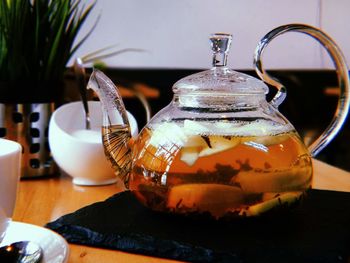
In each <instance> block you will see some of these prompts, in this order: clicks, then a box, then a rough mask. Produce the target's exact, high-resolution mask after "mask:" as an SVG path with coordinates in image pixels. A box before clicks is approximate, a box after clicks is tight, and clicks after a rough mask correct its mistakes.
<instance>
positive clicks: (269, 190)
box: [88, 24, 349, 219]
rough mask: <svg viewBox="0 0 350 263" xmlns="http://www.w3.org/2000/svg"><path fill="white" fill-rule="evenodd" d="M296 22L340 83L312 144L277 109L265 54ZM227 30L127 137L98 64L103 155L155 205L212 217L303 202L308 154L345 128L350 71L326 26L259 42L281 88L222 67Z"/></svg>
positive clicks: (281, 94)
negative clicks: (200, 66)
mask: <svg viewBox="0 0 350 263" xmlns="http://www.w3.org/2000/svg"><path fill="white" fill-rule="evenodd" d="M287 31H298V32H302V33H306V34H308V35H311V36H312V37H314V38H316V39H318V40H319V41H320V42H321V43H322V44H323V45H324V46H325V47H326V48H327V50H328V52H329V54H330V55H331V57H332V59H333V61H334V63H335V65H336V68H337V74H338V80H339V82H340V90H341V96H340V100H339V103H338V109H337V111H336V114H335V116H334V119H333V121H332V123H331V124H330V125H329V127H328V128H327V130H326V131H325V132H324V133H323V134H322V135H321V136H320V138H319V139H317V140H316V141H315V142H314V143H313V144H312V145H311V146H310V147H309V148H307V147H306V146H305V145H304V143H303V142H302V140H301V138H300V137H299V135H298V134H297V132H296V130H295V129H294V127H293V126H292V124H290V123H289V121H288V120H287V119H286V118H285V117H284V116H282V114H281V113H280V112H279V111H278V109H277V108H278V106H279V105H280V103H281V102H282V101H283V99H284V98H285V96H286V89H285V88H284V87H283V86H282V85H281V84H280V83H279V82H277V80H275V79H273V78H271V77H270V76H269V75H267V74H266V72H265V71H264V70H263V67H262V62H261V54H262V53H263V50H264V48H265V47H266V46H267V44H268V43H269V42H270V41H271V40H272V39H273V38H275V37H276V36H278V35H280V34H282V33H284V32H287ZM231 38H232V37H231V35H229V34H214V35H212V36H211V38H210V40H211V46H212V50H213V68H212V69H210V70H207V71H204V72H200V73H197V74H193V75H190V76H188V77H185V78H183V79H181V80H179V81H178V82H176V83H175V84H174V85H173V92H174V97H173V100H172V101H171V103H170V104H169V105H168V106H166V107H165V108H164V109H162V110H161V111H160V112H158V113H157V114H156V115H155V116H154V117H153V118H152V119H151V121H150V122H149V123H148V124H147V125H146V126H145V127H144V128H143V129H142V131H141V133H140V134H139V136H138V137H137V139H135V140H134V139H133V138H131V135H130V126H129V123H128V119H127V116H126V111H125V107H124V104H123V101H122V99H121V97H120V95H119V94H118V91H117V90H116V87H115V86H114V84H113V83H112V81H111V80H109V79H108V78H107V77H106V76H105V75H104V74H103V73H102V72H101V71H98V70H94V72H93V73H92V75H91V77H90V81H89V83H88V87H89V88H92V89H93V90H94V91H95V92H96V93H97V95H98V97H99V98H100V101H101V103H102V107H103V114H104V123H103V127H102V134H103V144H104V148H105V154H106V156H107V157H108V159H109V160H110V161H111V162H112V164H113V166H114V167H115V169H116V172H117V174H119V175H120V176H121V177H122V178H123V180H124V182H125V185H126V186H127V187H128V188H129V189H130V190H131V191H132V192H133V193H134V194H135V196H136V197H137V199H138V200H139V201H140V202H141V203H143V204H144V205H146V206H148V207H150V208H151V209H153V210H157V211H163V212H171V213H177V214H185V215H193V214H206V215H208V214H209V215H210V216H212V217H213V218H215V219H219V218H224V217H225V218H227V217H246V216H257V215H261V214H263V213H265V212H267V211H270V210H273V209H278V208H279V207H289V206H290V205H292V204H294V203H297V202H298V201H299V200H300V199H301V198H302V196H303V194H304V193H305V191H306V190H307V189H309V188H310V187H311V184H312V175H313V171H312V160H311V157H312V156H315V155H316V154H317V153H318V152H319V151H320V150H321V149H322V148H323V147H325V146H326V145H327V143H328V142H329V141H330V140H331V139H332V138H333V137H334V136H335V135H336V133H337V132H338V131H339V129H340V128H341V126H342V124H343V122H344V120H345V118H346V113H347V111H348V108H349V100H348V93H349V89H348V85H349V79H348V72H347V67H346V64H345V62H344V58H343V56H342V55H341V52H340V51H339V49H338V47H337V46H336V45H335V43H334V42H333V41H332V40H331V39H330V38H329V37H328V36H327V35H325V34H324V33H323V32H321V31H320V30H318V29H316V28H313V27H310V26H307V25H299V24H293V25H285V26H281V27H279V28H276V29H275V30H272V31H271V32H270V33H268V34H267V35H266V36H265V37H264V38H263V39H262V40H261V41H260V43H259V44H258V46H257V49H256V53H255V58H254V60H255V61H254V63H255V66H256V71H257V73H258V75H259V76H260V77H261V78H262V79H263V80H264V81H265V82H267V83H269V84H272V85H274V86H275V87H276V88H277V89H278V92H277V94H276V96H275V97H274V99H272V101H270V102H268V101H266V98H265V96H266V94H267V93H268V87H267V86H266V85H265V84H264V83H263V82H262V81H261V80H258V79H255V78H253V77H251V76H249V75H245V74H242V73H239V72H236V71H233V70H231V69H229V68H227V66H226V64H227V63H226V62H227V54H228V51H229V46H230V42H231Z"/></svg>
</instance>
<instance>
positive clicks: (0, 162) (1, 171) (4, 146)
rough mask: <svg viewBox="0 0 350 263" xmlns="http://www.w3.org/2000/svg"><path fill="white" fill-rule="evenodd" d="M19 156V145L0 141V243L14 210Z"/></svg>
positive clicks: (19, 164)
mask: <svg viewBox="0 0 350 263" xmlns="http://www.w3.org/2000/svg"><path fill="white" fill-rule="evenodd" d="M21 155H22V146H21V145H20V144H19V143H17V142H15V141H10V140H5V139H0V242H1V241H2V239H3V238H4V236H5V232H6V229H7V227H8V225H9V223H10V221H11V218H12V215H13V210H14V208H15V203H16V196H17V186H18V181H19V178H20V173H21Z"/></svg>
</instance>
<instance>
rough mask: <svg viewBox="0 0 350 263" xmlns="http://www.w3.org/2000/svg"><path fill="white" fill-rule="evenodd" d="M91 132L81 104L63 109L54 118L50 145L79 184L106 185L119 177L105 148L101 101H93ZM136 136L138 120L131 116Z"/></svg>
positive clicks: (56, 159) (53, 152)
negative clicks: (86, 124) (105, 152)
mask: <svg viewBox="0 0 350 263" xmlns="http://www.w3.org/2000/svg"><path fill="white" fill-rule="evenodd" d="M89 111H90V119H91V130H86V129H85V119H84V117H85V115H84V108H83V104H82V102H80V101H77V102H72V103H67V104H65V105H62V106H61V107H59V108H58V109H57V110H56V111H55V112H54V113H53V114H52V116H51V119H50V124H49V144H50V149H51V153H52V156H53V158H54V160H55V162H56V163H57V164H58V166H59V167H60V168H61V170H62V171H63V172H65V173H66V174H68V175H70V176H71V177H72V178H73V183H74V184H76V185H106V184H111V183H115V182H116V181H117V179H118V178H117V176H116V175H115V171H114V170H113V169H112V164H111V163H110V162H109V161H108V160H107V158H106V156H105V154H104V150H103V145H102V133H101V127H102V120H103V115H102V109H101V103H100V102H99V101H89ZM128 118H129V122H130V127H131V132H132V135H133V136H136V135H137V133H138V128H137V122H136V120H135V118H134V117H133V116H132V115H131V114H130V113H128Z"/></svg>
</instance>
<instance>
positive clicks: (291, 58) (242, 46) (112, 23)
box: [76, 0, 350, 69]
mask: <svg viewBox="0 0 350 263" xmlns="http://www.w3.org/2000/svg"><path fill="white" fill-rule="evenodd" d="M91 2H93V1H92V0H83V1H82V4H89V3H91ZM349 11H350V1H349V0H307V1H305V0H283V1H281V0H250V1H247V0H216V1H212V0H177V1H171V0H147V1H144V0H128V1H122V0H97V1H96V6H95V8H94V10H93V12H92V14H91V16H90V17H89V19H88V20H87V21H86V23H85V25H84V26H83V28H82V30H81V33H80V37H82V36H83V35H85V34H86V33H87V32H88V31H89V29H90V28H91V27H92V26H93V24H94V23H95V21H96V19H97V18H98V17H99V16H100V18H99V21H98V24H97V26H96V28H95V30H94V31H93V32H92V34H91V36H90V37H89V39H88V40H87V41H86V43H84V45H83V46H82V47H81V48H80V49H79V50H78V52H77V53H76V55H78V56H81V55H84V54H87V53H89V52H91V51H95V50H97V49H99V48H102V47H105V46H108V45H111V44H118V48H120V49H122V48H142V49H145V50H146V52H142V53H139V52H131V53H126V54H122V55H119V56H115V57H113V58H109V59H106V60H105V62H106V63H107V64H108V66H111V67H127V68H129V67H131V68H184V69H201V68H208V67H210V61H211V60H210V56H211V55H210V49H209V42H208V36H209V34H210V33H214V32H228V33H232V34H233V36H234V41H233V43H232V49H231V54H230V59H229V65H230V66H231V67H234V68H238V69H251V68H252V56H253V52H254V49H255V46H256V45H257V43H258V41H259V40H260V38H261V37H263V36H264V35H265V34H266V33H267V32H268V31H270V30H271V29H273V28H275V27H277V26H279V25H282V24H287V23H306V24H310V25H313V26H316V27H320V28H322V29H323V30H324V31H325V32H327V33H328V34H329V35H330V36H331V37H332V38H333V39H334V40H335V41H336V42H337V43H338V44H339V46H340V47H341V49H342V50H343V53H344V54H345V56H346V58H347V60H348V61H349V60H350V16H349ZM265 60H266V61H265V65H266V67H267V68H273V69H280V68H304V69H310V68H311V69H315V68H316V69H317V68H318V69H319V68H332V64H331V63H330V60H329V58H328V57H327V55H325V53H324V52H323V51H322V49H321V48H320V46H319V45H318V44H317V43H315V41H314V40H312V39H311V38H308V37H307V36H305V35H302V34H299V33H289V34H287V35H285V36H282V37H280V38H277V39H276V40H275V41H273V42H272V44H271V47H270V48H269V49H268V50H267V52H266V54H265Z"/></svg>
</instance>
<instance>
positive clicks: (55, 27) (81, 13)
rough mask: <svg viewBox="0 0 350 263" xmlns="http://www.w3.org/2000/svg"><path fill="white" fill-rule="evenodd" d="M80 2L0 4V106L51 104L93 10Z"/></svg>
mask: <svg viewBox="0 0 350 263" xmlns="http://www.w3.org/2000/svg"><path fill="white" fill-rule="evenodd" d="M80 2H81V0H0V101H2V102H11V103H12V102H16V103H18V102H22V103H33V102H51V101H56V100H57V99H58V98H59V97H61V96H62V93H63V86H62V83H63V76H64V72H65V70H66V64H67V62H68V60H69V59H70V58H71V57H72V55H73V54H74V52H75V51H76V50H77V48H79V46H80V45H81V44H82V43H83V41H84V40H85V39H86V37H85V38H83V39H82V40H81V41H80V42H79V43H77V44H75V45H74V40H75V38H76V36H77V33H78V32H79V29H80V27H81V25H82V24H83V23H84V21H85V19H86V18H87V16H88V15H89V13H90V11H91V10H92V8H93V5H90V6H88V7H87V8H84V7H81V4H80Z"/></svg>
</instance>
